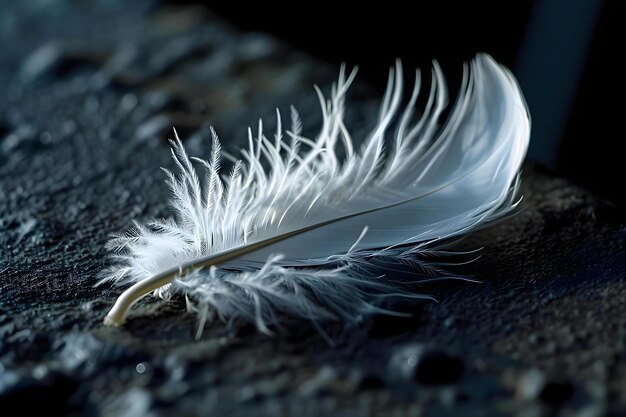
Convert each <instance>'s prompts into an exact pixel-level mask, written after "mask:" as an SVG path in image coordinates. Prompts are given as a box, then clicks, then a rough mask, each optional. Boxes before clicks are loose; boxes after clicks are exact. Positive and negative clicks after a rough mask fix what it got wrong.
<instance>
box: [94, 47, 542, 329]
mask: <svg viewBox="0 0 626 417" xmlns="http://www.w3.org/2000/svg"><path fill="white" fill-rule="evenodd" d="M354 76H355V72H352V73H351V74H350V75H346V74H345V72H344V70H343V69H342V71H341V73H340V76H339V80H338V82H337V83H336V84H335V85H334V86H333V89H332V93H331V95H330V97H329V98H326V97H324V95H323V94H322V92H321V91H320V90H319V89H317V94H318V96H319V101H320V105H321V110H322V115H323V124H322V126H321V129H320V131H319V133H318V134H317V136H316V137H315V138H313V139H309V138H305V137H304V136H302V129H301V124H300V118H299V116H298V113H297V112H296V111H295V109H292V111H291V126H290V129H289V130H287V131H283V128H282V125H281V116H280V114H277V117H278V128H277V131H276V132H275V133H274V134H273V137H266V136H265V135H264V133H263V130H262V125H261V124H260V125H259V129H258V132H256V133H253V132H252V131H251V130H249V132H248V134H249V144H248V148H247V149H244V150H242V151H241V160H238V161H236V162H235V163H234V164H233V168H232V170H231V171H230V173H228V174H226V175H223V174H222V173H221V171H220V157H221V151H220V143H219V141H218V138H217V135H216V134H215V132H212V133H213V137H212V149H211V154H210V156H209V158H208V159H207V160H203V159H196V158H189V157H188V156H187V154H186V152H185V150H184V148H183V145H182V144H181V142H180V140H179V139H178V137H177V136H176V140H175V141H172V156H173V158H174V160H175V162H176V165H177V169H178V172H177V173H173V172H170V171H167V170H165V172H166V175H167V183H168V185H169V187H170V189H171V193H172V197H171V207H172V209H173V211H174V214H175V219H171V220H164V221H154V222H152V223H148V224H146V225H142V224H139V223H135V227H134V228H133V229H132V230H131V231H129V232H128V233H126V234H124V235H120V236H117V237H115V238H114V239H112V240H111V241H110V242H109V244H108V247H109V248H110V249H112V250H113V251H114V255H113V257H114V260H115V263H114V265H113V266H112V267H111V268H110V269H109V270H107V271H106V273H105V279H108V280H113V281H116V282H118V283H123V284H126V283H136V282H142V281H143V280H147V279H150V278H151V277H153V276H155V275H157V274H160V273H163V271H167V270H172V271H174V272H176V270H177V268H180V271H181V273H179V274H176V273H174V274H173V275H178V276H177V277H176V278H175V279H174V280H173V281H172V283H171V285H167V286H165V287H161V288H160V289H159V290H157V291H156V292H157V293H158V294H159V295H161V296H169V295H171V294H174V293H180V294H184V295H185V296H186V299H187V305H188V308H189V309H190V310H193V311H196V312H199V313H200V317H201V327H203V326H204V322H205V320H207V319H208V318H215V317H217V318H219V319H221V320H223V321H227V322H229V323H232V322H234V321H237V320H244V321H252V322H254V323H255V324H256V326H257V328H258V329H259V330H260V331H263V332H267V333H269V332H271V328H272V327H275V326H276V325H278V324H279V322H280V321H281V319H283V318H285V317H299V318H304V319H308V320H312V321H313V322H314V323H316V324H317V322H318V321H320V320H336V319H343V320H346V321H356V320H359V318H360V317H362V316H363V315H364V314H367V313H372V312H385V313H390V314H393V312H392V311H388V310H386V309H383V308H382V307H381V301H382V300H384V299H386V298H388V297H397V296H400V297H413V298H421V297H422V298H427V297H426V296H422V295H419V294H415V293H413V292H412V291H411V284H412V283H411V282H407V281H402V280H398V279H397V278H396V279H395V280H394V273H393V272H390V273H386V274H385V275H381V272H380V269H377V270H375V269H373V268H371V265H378V266H379V267H380V266H382V267H389V268H390V270H393V266H394V265H402V264H409V265H411V267H412V268H414V269H416V270H417V271H420V272H423V273H424V274H423V275H424V276H426V277H428V276H432V275H435V276H437V275H439V271H438V269H437V267H436V266H433V265H430V264H429V263H427V262H426V261H425V260H424V255H428V254H429V253H431V252H432V251H433V250H436V249H437V245H438V243H440V242H442V241H443V240H444V239H448V238H451V237H456V236H459V235H461V234H465V233H468V232H470V231H471V230H473V229H475V228H477V227H479V226H481V225H483V224H485V223H486V222H489V221H492V220H494V219H496V218H498V217H500V216H502V215H503V214H505V213H507V212H509V211H510V210H511V209H512V208H513V207H514V206H515V198H516V191H517V188H518V183H519V170H520V165H521V163H522V161H523V159H524V156H525V153H526V149H527V146H528V139H529V134H530V119H529V115H528V111H527V108H526V105H525V102H524V99H523V97H522V94H521V92H520V90H519V87H518V85H517V83H516V81H515V79H514V78H513V76H512V75H511V73H510V72H509V71H508V70H507V69H506V68H504V67H502V66H500V65H499V64H497V63H496V62H494V61H493V59H492V58H491V57H489V56H488V55H479V56H477V57H476V58H475V59H474V60H473V62H471V64H470V65H468V66H466V67H465V71H464V76H463V80H462V85H461V89H460V93H459V94H458V96H457V99H456V102H455V103H454V105H453V107H452V108H451V109H450V112H449V115H448V117H447V120H446V121H445V123H443V124H441V120H440V119H442V113H443V112H444V110H445V109H446V107H447V104H448V103H447V100H448V98H447V97H448V95H447V90H446V84H445V81H444V79H443V76H442V74H441V70H440V68H439V66H438V65H437V64H436V63H434V64H433V69H432V82H431V88H430V92H429V94H428V98H427V101H426V105H425V109H424V111H423V114H422V115H421V117H419V118H417V117H415V108H414V106H415V103H416V100H417V98H418V94H419V92H420V86H421V76H420V73H419V71H418V72H417V73H416V81H415V87H414V89H413V92H412V94H411V96H410V98H409V100H408V104H407V105H406V106H405V107H404V108H402V93H403V77H402V68H401V65H400V63H399V62H398V63H397V64H396V67H395V69H392V70H391V71H390V75H389V83H388V87H387V90H386V93H385V95H384V97H383V100H382V104H381V106H380V112H379V116H378V122H377V123H376V126H375V127H374V129H373V130H372V131H371V132H370V134H369V136H368V137H366V138H363V140H362V141H360V143H362V144H361V145H360V147H358V148H356V147H355V145H354V143H353V140H352V138H351V136H350V133H349V130H348V128H347V127H346V126H345V125H344V121H343V114H344V105H345V96H346V92H347V90H348V87H349V86H350V84H351V83H352V81H353V78H354ZM192 161H193V163H192ZM194 163H195V166H196V167H200V170H201V172H200V173H198V171H197V169H196V167H195V166H194ZM266 167H267V168H266ZM201 177H202V178H201ZM276 237H278V238H277V239H276ZM238 248H247V249H245V250H244V251H243V252H240V251H239V252H238ZM246 252H247V253H246ZM223 253H226V254H230V253H234V255H232V256H230V255H229V256H230V258H229V257H228V256H227V257H226V260H225V261H224V260H223V259H222V262H221V263H220V264H218V265H213V266H210V267H202V268H196V267H194V265H195V266H197V263H194V262H195V261H197V260H198V259H205V260H206V259H211V257H212V256H214V255H215V254H223ZM183 266H185V268H184V271H183ZM190 266H191V267H190ZM388 272H389V271H388ZM383 273H384V269H383ZM414 282H415V281H414ZM414 282H413V283H414Z"/></svg>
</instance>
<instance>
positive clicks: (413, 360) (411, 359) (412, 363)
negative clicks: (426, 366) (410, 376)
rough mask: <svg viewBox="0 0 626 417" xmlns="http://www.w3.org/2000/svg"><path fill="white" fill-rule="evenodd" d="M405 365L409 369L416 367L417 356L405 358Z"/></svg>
mask: <svg viewBox="0 0 626 417" xmlns="http://www.w3.org/2000/svg"><path fill="white" fill-rule="evenodd" d="M406 363H407V365H409V366H410V367H411V368H413V367H414V366H415V365H417V356H415V355H411V356H409V357H408V358H407V360H406Z"/></svg>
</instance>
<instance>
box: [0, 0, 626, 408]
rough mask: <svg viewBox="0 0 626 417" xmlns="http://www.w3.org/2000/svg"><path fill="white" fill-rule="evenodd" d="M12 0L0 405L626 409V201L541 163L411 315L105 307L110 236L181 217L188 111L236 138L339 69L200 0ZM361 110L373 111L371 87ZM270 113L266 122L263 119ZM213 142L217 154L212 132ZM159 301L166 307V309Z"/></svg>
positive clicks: (0, 112)
mask: <svg viewBox="0 0 626 417" xmlns="http://www.w3.org/2000/svg"><path fill="white" fill-rule="evenodd" d="M37 4H38V7H35V6H34V5H29V4H23V3H21V2H6V4H0V7H1V9H2V14H0V36H1V37H2V40H3V47H2V49H1V50H0V91H2V92H3V93H2V94H0V406H2V407H3V409H5V408H4V407H6V406H8V405H11V404H18V405H20V406H21V407H23V408H24V409H33V408H35V407H39V406H40V405H41V404H46V406H47V409H48V410H49V414H48V415H56V414H68V413H70V414H71V413H75V414H80V413H87V414H90V415H104V416H109V415H111V416H144V415H207V414H210V415H220V416H221V415H242V416H244V415H251V414H254V415H257V416H276V415H298V416H309V415H310V416H322V415H323V416H344V415H345V416H352V415H363V416H368V415H385V416H392V415H398V416H402V415H415V416H418V415H435V416H448V415H464V416H472V415H477V416H478V415H500V414H502V415H516V416H542V415H552V414H560V415H564V416H580V417H583V416H584V417H587V416H589V417H592V416H599V415H605V414H613V415H621V414H622V413H623V412H626V388H624V387H626V356H625V352H626V349H625V346H624V344H625V343H626V322H625V321H624V313H625V312H626V284H625V282H624V273H625V270H626V258H625V253H624V243H625V242H624V241H625V239H626V230H625V229H624V226H623V225H624V219H623V218H621V217H620V215H619V214H618V212H617V211H616V210H614V209H613V208H612V207H611V206H610V205H609V204H607V203H604V202H603V201H600V200H598V199H596V198H594V196H592V195H590V194H589V193H588V192H586V191H585V190H583V189H580V188H578V187H576V186H573V185H572V184H570V183H568V182H566V181H564V180H562V179H559V178H557V177H555V176H554V175H553V174H551V173H549V172H545V171H543V170H542V169H541V168H538V167H535V166H533V165H530V164H529V165H527V166H526V168H525V172H524V183H523V193H524V196H525V198H524V204H523V205H524V209H523V210H522V211H521V213H520V214H519V215H517V216H516V217H514V218H511V219H507V220H505V221H503V222H500V223H499V224H496V225H493V226H491V227H490V228H488V229H486V230H483V231H481V232H479V233H476V234H474V235H473V236H471V237H469V238H467V239H465V240H464V241H462V242H460V243H459V244H458V245H457V247H458V248H467V249H473V248H477V247H484V250H483V251H482V255H483V256H482V258H481V259H480V260H478V261H476V262H474V263H472V264H469V265H465V266H463V267H462V271H463V272H464V273H467V274H472V275H473V276H475V277H477V278H478V279H480V280H481V281H483V283H482V284H471V283H458V282H457V283H449V284H445V285H437V286H434V285H431V286H428V287H424V288H423V291H424V292H429V293H433V294H434V295H436V296H437V298H438V299H439V300H440V302H439V303H419V304H414V305H407V306H403V307H402V308H403V309H404V310H406V311H409V312H411V313H413V317H412V318H410V319H407V318H393V317H373V318H371V319H368V320H366V321H364V322H363V323H362V324H361V326H359V327H355V328H342V327H341V326H339V325H334V326H329V328H328V332H329V333H330V335H331V337H332V338H333V340H335V342H336V346H333V347H331V346H329V345H328V344H327V343H326V342H325V341H324V339H323V338H322V337H320V336H319V335H318V334H317V333H316V332H315V331H314V330H312V329H311V328H309V326H307V325H306V324H305V325H303V324H302V323H298V324H295V325H294V326H293V327H292V328H289V329H287V331H285V332H284V333H282V334H279V335H277V336H276V337H274V338H269V337H267V336H264V335H260V334H258V333H257V332H256V331H255V330H254V329H252V328H249V327H243V328H239V329H237V330H236V331H234V332H232V331H230V332H229V331H227V330H226V328H225V327H224V326H222V325H221V324H214V325H213V326H212V327H211V328H209V329H208V330H207V331H205V333H204V335H203V337H202V339H201V340H200V341H194V339H193V335H194V333H195V330H196V324H197V323H196V321H195V318H194V317H192V316H189V315H187V314H185V313H184V305H183V303H173V304H169V305H163V304H162V302H157V301H153V300H146V301H144V302H142V303H141V304H140V306H139V308H137V309H136V310H135V311H134V312H133V313H132V316H131V320H130V321H129V323H128V326H127V327H126V328H125V329H123V330H119V329H111V328H105V327H103V326H102V324H101V321H102V318H103V316H104V315H105V313H106V311H107V309H108V308H109V307H110V306H111V304H112V303H113V301H114V299H115V297H116V295H117V294H119V289H115V288H110V287H109V286H103V287H98V288H94V287H93V284H94V282H95V281H96V276H97V273H98V271H99V270H100V269H102V268H103V267H104V266H105V265H106V252H105V251H104V250H103V245H104V243H105V242H106V240H107V237H108V235H109V234H110V233H113V232H119V231H122V230H125V229H126V228H128V226H129V225H130V221H131V219H133V218H137V219H144V218H149V217H153V216H166V215H168V211H167V190H166V187H165V186H164V184H163V182H162V179H163V177H162V175H161V173H160V171H159V170H158V169H157V168H158V167H159V166H170V165H171V163H170V161H169V154H168V151H167V142H166V139H167V138H168V137H170V136H171V132H170V130H169V129H170V128H171V126H173V125H174V126H176V127H177V128H178V131H179V133H180V134H181V136H183V137H184V138H185V143H186V146H187V147H188V148H189V152H190V153H191V154H203V153H205V152H206V149H207V141H206V139H208V134H207V132H208V126H209V123H210V124H213V125H214V126H215V127H216V129H217V130H218V132H219V133H220V135H221V138H222V141H223V142H224V146H225V148H226V149H227V150H231V151H235V150H236V149H237V148H238V144H239V143H241V140H242V139H244V138H245V129H246V127H247V126H248V125H254V124H255V123H256V118H257V117H258V116H264V117H265V118H266V121H267V122H268V123H269V121H270V120H271V116H272V114H273V112H274V108H275V107H280V108H281V109H282V110H283V112H286V111H288V105H289V104H291V103H293V104H295V105H296V106H297V107H298V108H299V109H300V112H301V114H302V115H303V118H304V124H305V126H309V127H310V128H314V127H315V123H316V122H318V121H319V117H320V116H319V111H318V110H317V103H316V99H315V97H314V95H313V93H312V89H311V85H312V84H313V82H318V83H320V84H321V85H322V86H324V85H326V86H327V85H328V83H329V81H330V80H332V78H333V77H334V74H335V72H336V68H332V67H329V66H328V65H325V64H322V63H320V62H317V61H315V60H314V59H312V58H310V57H307V56H304V55H302V54H300V53H297V52H295V51H293V50H290V49H289V48H288V47H285V46H284V45H281V44H279V43H277V42H276V41H274V40H272V39H271V38H267V37H265V36H263V35H259V34H240V33H236V32H235V31H234V30H232V29H230V28H228V27H225V26H224V25H223V24H222V23H220V20H219V18H217V17H215V16H213V15H212V14H211V13H210V12H208V11H206V10H204V9H202V8H194V7H187V8H159V7H156V6H155V5H152V4H150V3H147V2H122V1H119V2H115V1H113V2H111V1H107V2H102V4H99V3H96V4H93V5H91V6H90V7H89V8H87V7H86V6H81V4H82V3H75V2H67V3H65V2H59V3H54V6H52V4H50V5H48V6H46V4H48V3H41V4H39V3H37ZM351 97H352V101H351V105H350V107H351V108H352V109H353V110H352V111H351V113H350V114H349V117H348V119H349V121H351V126H352V127H353V128H354V129H356V130H359V129H360V128H362V127H363V126H364V125H366V124H367V123H366V122H364V120H368V119H371V118H369V117H368V115H371V114H372V112H373V111H374V107H373V105H374V104H375V102H373V101H371V100H369V99H368V97H371V94H370V93H369V92H368V89H367V88H366V87H364V86H361V87H359V88H357V89H356V90H355V92H354V94H353V95H352V96H351ZM269 124H271V123H269ZM203 151H204V152H203ZM157 306H158V307H159V308H158V311H157V308H156V307H157Z"/></svg>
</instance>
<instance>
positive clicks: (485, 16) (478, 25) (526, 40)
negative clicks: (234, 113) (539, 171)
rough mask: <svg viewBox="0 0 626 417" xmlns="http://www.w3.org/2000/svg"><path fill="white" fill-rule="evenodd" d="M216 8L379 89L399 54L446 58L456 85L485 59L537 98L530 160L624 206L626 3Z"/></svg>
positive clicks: (421, 62)
mask: <svg viewBox="0 0 626 417" xmlns="http://www.w3.org/2000/svg"><path fill="white" fill-rule="evenodd" d="M209 4H210V7H211V9H212V10H215V11H216V12H217V13H218V14H221V15H222V16H223V17H225V18H227V19H228V20H229V21H230V22H231V23H232V24H234V25H235V26H237V27H239V28H241V29H244V30H258V31H263V32H270V33H273V34H275V35H277V36H278V37H280V38H282V39H283V40H285V41H287V42H289V43H291V44H292V45H293V46H295V47H296V48H297V49H301V50H305V51H307V52H309V53H312V54H313V55H315V56H318V57H321V58H322V59H325V60H327V61H329V62H331V63H333V64H336V65H338V64H339V63H341V62H346V63H348V64H358V65H359V66H360V74H361V76H362V77H365V78H366V79H368V81H369V82H370V83H371V84H373V85H375V86H378V87H379V88H381V89H382V88H383V87H384V84H385V82H386V74H387V70H388V67H389V66H390V65H391V64H392V63H393V62H394V60H395V58H396V57H399V58H401V59H402V61H403V63H404V64H405V70H407V69H410V68H413V67H416V66H419V67H422V68H424V67H427V66H428V65H429V63H430V61H431V60H432V59H437V60H438V61H439V62H440V63H441V64H442V65H443V66H444V69H445V73H446V74H447V75H448V79H449V80H450V81H453V80H454V79H455V78H457V79H458V76H457V77H455V75H458V74H460V68H461V65H460V63H461V62H462V61H463V60H468V59H470V58H471V57H472V56H474V55H475V54H476V53H477V52H481V51H482V52H488V53H490V54H491V55H493V56H494V58H495V59H496V60H498V61H500V62H502V63H504V64H506V65H507V66H509V68H511V69H512V70H513V72H514V73H515V75H516V76H517V77H518V80H519V82H520V84H521V86H522V90H523V91H524V94H525V96H526V99H527V101H528V104H529V107H530V112H531V115H532V120H533V129H532V138H531V145H530V150H529V156H530V158H531V159H533V160H536V161H539V162H541V163H542V164H544V165H545V166H547V167H548V168H551V169H553V170H556V172H558V173H560V174H562V175H565V176H567V177H569V178H571V179H573V180H575V181H576V182H578V183H579V184H582V185H584V186H587V187H589V188H590V189H592V190H593V191H595V192H596V193H597V194H600V195H602V196H604V197H608V198H609V199H610V200H612V201H613V202H614V203H616V204H618V205H619V206H621V207H622V208H624V207H625V205H626V195H625V194H624V193H623V192H622V189H623V187H621V185H620V179H621V178H623V174H624V164H623V155H622V153H621V152H620V151H619V149H620V148H619V147H620V145H621V142H622V141H623V140H625V139H626V138H625V137H624V133H623V130H622V129H620V124H621V119H622V118H623V110H624V106H623V105H620V104H615V103H620V101H621V97H623V92H624V88H623V82H622V81H621V80H620V76H621V75H622V73H623V71H624V69H623V67H622V66H621V65H619V64H617V63H616V61H617V60H618V59H621V58H620V57H621V54H622V53H623V52H624V42H623V41H622V40H621V39H623V34H618V26H621V24H622V22H623V19H624V14H623V4H620V2H619V1H607V0H604V1H603V0H535V1H518V2H508V1H503V2H493V3H492V2H454V1H449V0H444V1H430V2H427V1H413V2H400V1H384V2H374V3H371V5H370V6H366V5H356V6H346V5H343V4H341V3H340V2H298V3H293V4H292V6H291V7H288V8H280V9H277V10H272V8H271V7H268V5H267V4H266V3H265V2H254V3H252V4H250V5H245V6H242V5H239V4H233V3H232V2H209ZM620 29H621V27H620ZM451 84H452V86H454V83H453V82H451Z"/></svg>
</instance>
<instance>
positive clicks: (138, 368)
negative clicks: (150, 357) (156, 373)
mask: <svg viewBox="0 0 626 417" xmlns="http://www.w3.org/2000/svg"><path fill="white" fill-rule="evenodd" d="M135 370H136V371H137V373H140V374H143V373H144V372H146V365H145V364H144V363H143V362H139V363H138V364H137V366H135Z"/></svg>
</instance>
